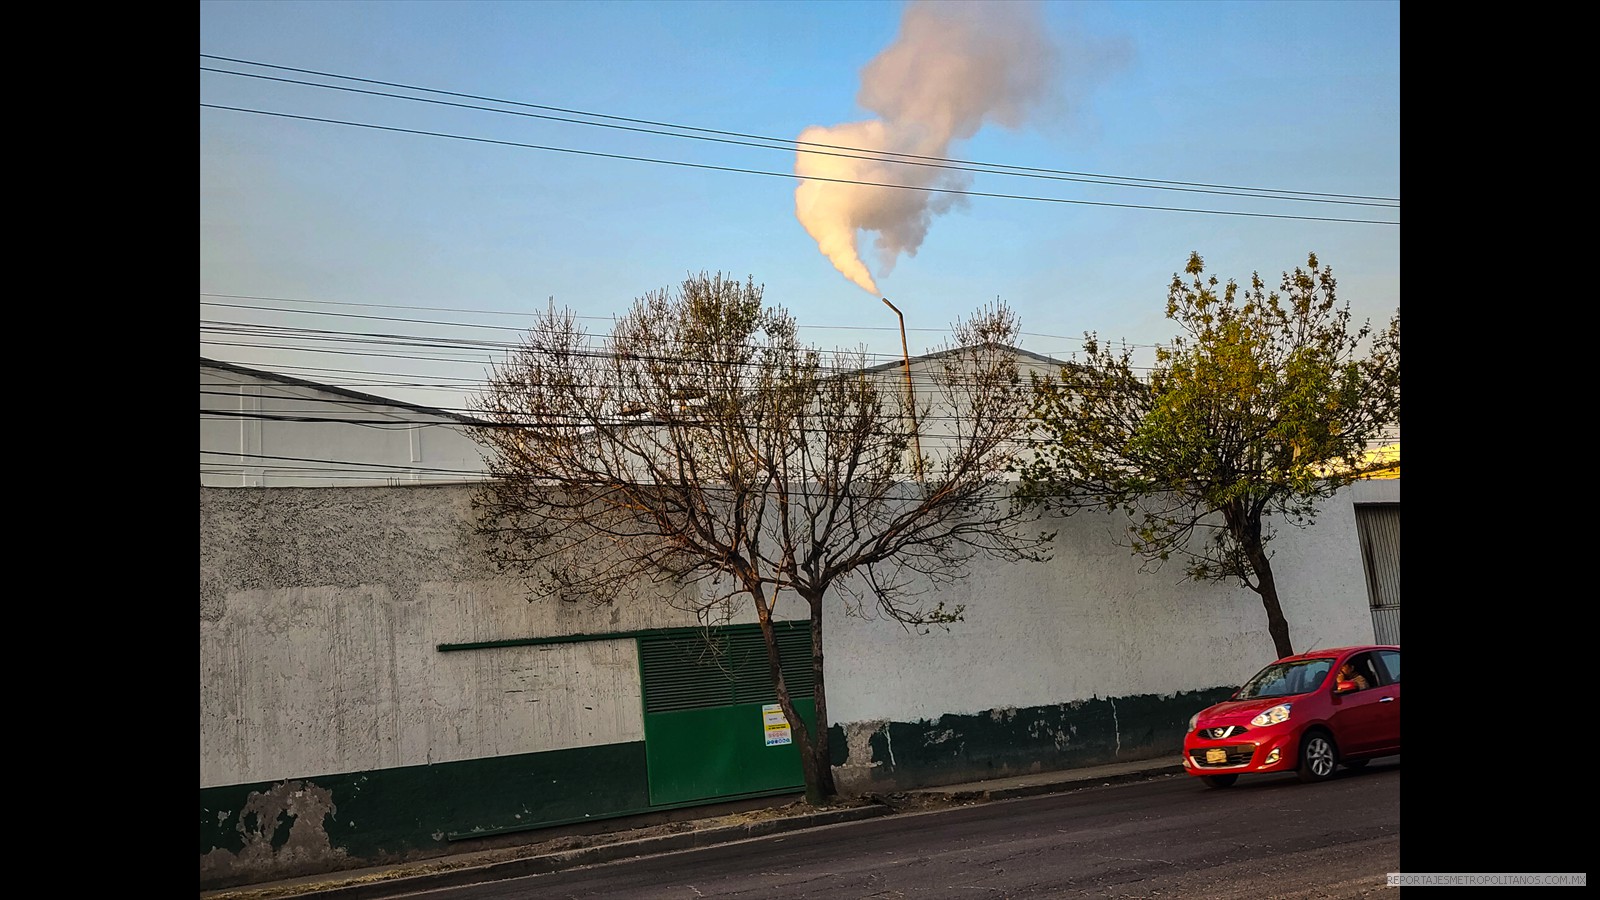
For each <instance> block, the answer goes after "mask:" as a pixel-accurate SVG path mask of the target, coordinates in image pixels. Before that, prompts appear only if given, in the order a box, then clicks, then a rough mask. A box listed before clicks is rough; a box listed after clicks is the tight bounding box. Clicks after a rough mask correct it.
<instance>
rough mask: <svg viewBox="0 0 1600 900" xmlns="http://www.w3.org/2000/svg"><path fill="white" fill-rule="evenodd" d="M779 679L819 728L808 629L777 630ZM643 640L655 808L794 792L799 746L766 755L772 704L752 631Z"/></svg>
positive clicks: (785, 625) (756, 632) (798, 781)
mask: <svg viewBox="0 0 1600 900" xmlns="http://www.w3.org/2000/svg"><path fill="white" fill-rule="evenodd" d="M775 631H776V637H777V641H778V648H779V657H780V660H781V665H782V667H783V678H784V681H785V682H786V683H787V684H788V687H789V696H790V698H791V699H792V700H793V701H794V705H795V709H796V710H797V711H798V712H799V713H800V715H801V717H802V718H803V719H804V720H805V721H806V723H807V725H808V726H809V727H812V728H815V723H816V704H815V703H814V701H813V700H812V697H813V678H812V674H811V628H810V625H809V623H806V622H778V623H775ZM638 640H639V668H640V680H641V682H642V684H643V686H644V736H645V758H646V764H647V768H648V772H649V777H650V803H651V804H652V805H663V804H674V803H687V802H691V801H695V800H711V799H718V798H729V797H747V796H753V795H759V794H764V793H781V792H785V791H792V790H798V789H799V788H801V787H803V786H804V784H805V779H804V776H803V775H802V774H801V771H800V750H799V743H798V742H792V743H784V744H776V745H769V744H768V741H767V729H766V718H765V716H764V715H763V709H762V708H763V707H764V706H766V705H767V704H775V703H777V702H778V693H777V690H776V689H775V688H774V687H773V684H772V675H771V672H770V670H769V669H768V665H767V648H766V644H765V643H764V642H763V641H762V638H761V630H760V627H759V626H757V625H734V626H728V627H724V628H715V629H712V630H711V632H710V633H709V635H708V634H707V632H705V631H700V630H691V631H684V632H676V633H672V634H665V635H651V636H648V637H641V638H639V639H638Z"/></svg>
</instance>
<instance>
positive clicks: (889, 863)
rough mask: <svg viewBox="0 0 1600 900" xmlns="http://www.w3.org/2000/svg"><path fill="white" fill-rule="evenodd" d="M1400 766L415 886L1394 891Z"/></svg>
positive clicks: (1200, 893)
mask: <svg viewBox="0 0 1600 900" xmlns="http://www.w3.org/2000/svg"><path fill="white" fill-rule="evenodd" d="M1400 871H1403V870H1402V869H1401V868H1400V763H1399V758H1398V757H1395V758H1392V759H1389V760H1380V761H1378V762H1376V763H1374V764H1372V765H1371V766H1369V767H1368V768H1367V769H1366V770H1364V771H1360V772H1349V771H1344V770H1341V771H1340V772H1339V774H1338V776H1337V777H1335V778H1334V779H1333V780H1331V781H1329V782H1326V783H1324V784H1315V785H1304V784H1300V783H1299V782H1298V781H1296V780H1295V779H1294V777H1293V776H1292V775H1287V776H1262V777H1258V778H1254V779H1251V778H1243V779H1241V780H1240V782H1239V783H1238V784H1237V785H1235V786H1234V787H1232V788H1228V789H1226V790H1214V789H1210V788H1206V787H1204V786H1203V785H1201V784H1200V783H1199V782H1198V780H1196V779H1193V778H1190V777H1188V776H1182V775H1174V776H1163V777H1158V778H1154V779H1151V780H1149V781H1141V782H1134V783H1130V784H1120V785H1110V786H1106V787H1097V788H1090V789H1085V790H1079V791H1074V792H1070V793H1065V794H1055V795H1049V796H1043V797H1032V798H1027V799H1021V800H1007V801H999V802H995V803H988V804H981V805H977V806H969V807H963V808H959V809H951V810H944V811H938V812H929V813H920V814H914V815H899V816H890V817H886V818H882V819H873V820H869V821H866V822H859V823H853V824H848V825H838V826H832V827H827V828H821V829H815V830H811V831H806V832H798V833H794V834H787V835H778V836H774V837H769V838H761V839H756V840H748V841H740V842H738V843H734V844H727V845H723V846H719V847H709V848H705V849H701V850H693V851H684V852H679V853H672V854H665V855H661V856H654V857H646V858H641V859H633V860H625V861H619V862H614V863H607V864H605V865H598V866H591V867H588V868H582V869H573V870H570V871H566V872H558V873H553V874H548V875H538V876H532V877H525V878H516V879H509V880H505V881H499V882H494V883H490V884H482V885H474V886H469V887H461V888H449V889H443V890H434V891H428V892H426V893H425V894H420V895H415V896H426V897H428V898H431V900H489V898H500V900H506V898H547V897H548V898H567V897H575V898H583V897H606V898H641V900H658V898H685V900H698V898H707V897H741V898H760V900H785V898H802V897H827V898H832V900H836V898H883V900H890V898H958V897H959V898H1008V897H1091V898H1112V897H1115V898H1132V897H1163V898H1180V897H1205V898H1240V900H1243V898H1250V900H1270V898H1283V900H1288V898H1297V900H1298V898H1351V897H1371V896H1378V895H1380V894H1381V895H1388V896H1396V894H1395V890H1396V889H1393V888H1387V887H1386V886H1385V877H1384V876H1385V875H1386V873H1389V872H1400Z"/></svg>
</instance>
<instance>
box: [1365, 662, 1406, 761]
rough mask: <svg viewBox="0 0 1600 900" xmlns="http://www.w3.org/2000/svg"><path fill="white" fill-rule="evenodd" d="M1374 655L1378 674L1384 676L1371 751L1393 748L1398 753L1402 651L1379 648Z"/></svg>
mask: <svg viewBox="0 0 1600 900" xmlns="http://www.w3.org/2000/svg"><path fill="white" fill-rule="evenodd" d="M1372 655H1373V657H1375V658H1376V660H1377V663H1378V670H1379V672H1378V674H1379V675H1381V676H1382V677H1383V686H1382V688H1381V689H1380V690H1381V692H1382V693H1380V694H1379V699H1378V717H1377V719H1376V720H1375V721H1374V728H1375V731H1374V733H1373V738H1372V743H1373V746H1372V749H1371V751H1369V752H1374V753H1377V752H1382V751H1384V750H1393V751H1394V752H1396V753H1398V752H1400V651H1399V650H1378V651H1375V652H1374V653H1373V654H1372Z"/></svg>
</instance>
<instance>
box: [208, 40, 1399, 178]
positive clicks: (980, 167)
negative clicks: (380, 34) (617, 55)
mask: <svg viewBox="0 0 1600 900" xmlns="http://www.w3.org/2000/svg"><path fill="white" fill-rule="evenodd" d="M230 61H235V62H243V61H240V60H230ZM247 64H249V65H267V64H265V63H247ZM271 68H288V67H277V66H272V67H271ZM200 71H202V72H214V73H217V74H220V75H233V76H237V77H241V78H255V79H260V80H265V81H275V82H279V83H283V84H296V85H302V86H305V87H314V88H319V89H322V90H332V91H344V92H347V93H356V94H365V95H368V96H374V97H388V98H391V99H395V100H407V101H410V102H413V103H430V104H434V105H438V106H447V107H452V108H456V109H469V110H476V111H479V112H492V113H498V114H500V115H508V116H522V117H526V118H533V119H542V120H546V121H554V122H565V123H567V124H572V125H586V126H589V127H592V128H611V129H618V130H622V131H631V132H636V133H640V134H653V135H658V136H663V137H673V138H681V139H686V140H696V141H714V142H716V143H722V144H732V145H736V146H741V147H755V148H758V149H762V150H781V151H784V152H796V153H805V154H811V155H819V156H833V157H840V158H843V159H858V160H863V161H868V162H883V163H893V164H895V165H905V166H920V167H924V168H935V169H947V170H951V171H961V172H976V173H981V174H986V175H1004V176H1009V177H1013V178H1038V179H1044V180H1050V181H1071V182H1078V183H1084V184H1096V185H1102V186H1105V187H1126V188H1138V189H1143V190H1160V191H1180V192H1186V193H1198V194H1218V195H1222V196H1228V197H1250V198H1256V199H1267V200H1288V201H1292V202H1300V203H1330V204H1337V205H1348V206H1373V207H1379V208H1382V209H1398V208H1399V207H1398V206H1396V205H1394V204H1397V203H1398V202H1399V201H1398V200H1393V199H1389V198H1378V197H1359V196H1358V195H1350V194H1322V193H1313V192H1309V191H1283V190H1274V189H1271V188H1242V187H1228V186H1222V185H1209V186H1202V185H1200V184H1196V183H1193V182H1173V181H1162V180H1158V179H1148V178H1124V177H1122V176H1116V175H1092V174H1088V173H1079V172H1070V173H1069V172H1063V171H1061V170H1051V169H1037V168H1030V167H1022V166H1009V165H1004V164H997V163H981V162H967V161H964V160H955V159H948V158H943V157H932V156H915V155H912V154H904V153H896V152H894V151H880V150H867V149H864V148H859V147H843V146H839V145H832V144H815V143H813V142H810V141H798V140H787V139H783V138H771V137H761V136H757V135H738V136H739V137H748V138H752V140H733V139H731V138H719V137H709V136H706V135H700V134H678V133H675V132H671V131H662V130H660V128H640V127H635V126H630V125H614V124H610V123H607V122H588V121H584V120H582V119H574V118H570V117H567V116H552V115H542V114H539V113H528V112H520V111H518V110H508V109H498V108H495V107H490V106H478V105H475V104H469V103H455V102H451V101H446V100H435V99H432V98H429V97H410V96H406V95H404V94H393V93H389V92H386V91H369V90H364V89H361V88H353V87H346V86H344V85H336V84H320V83H318V82H314V81H302V80H299V79H294V78H279V77H276V76H272V75H261V74H258V73H253V72H234V71H230V70H227V69H216V68H212V67H209V66H201V67H200ZM292 71H307V70H298V69H296V70H292ZM309 74H316V75H322V76H325V77H329V78H342V79H346V80H350V81H361V82H365V83H369V84H371V83H379V84H384V82H371V81H368V80H367V79H360V78H351V77H349V76H344V75H333V74H329V73H324V72H309ZM392 86H394V87H402V88H405V89H407V90H415V91H427V92H429V93H440V94H449V95H451V96H461V97H470V98H471V99H477V100H485V101H488V102H493V103H503V104H509V105H515V106H524V107H529V108H538V109H556V108H555V107H544V106H538V105H537V104H528V103H521V102H518V101H514V100H502V99H497V98H492V97H476V96H472V95H465V94H454V93H452V92H449V91H436V90H434V89H432V88H424V87H417V86H414V85H398V84H397V85H392ZM562 111H563V112H568V111H567V110H562ZM575 114H576V115H584V116H590V117H594V118H606V119H620V117H617V116H606V115H602V114H599V113H586V112H576V113H575ZM627 121H641V120H627ZM648 124H651V125H658V126H660V127H661V128H676V129H687V128H688V126H682V125H673V124H668V123H654V122H652V123H648ZM692 130H695V131H708V129H692ZM715 133H717V134H737V133H736V132H715ZM753 141H766V142H768V143H754V142H753ZM807 147H831V148H833V150H811V149H806V148H807ZM835 150H837V151H849V152H834V151H835ZM863 154H864V155H863ZM892 157H901V158H899V159H895V158H892ZM934 160H937V161H934ZM1006 169H1010V170H1012V171H1005V170H1006ZM1180 185H1185V186H1180ZM1335 198H1338V199H1335Z"/></svg>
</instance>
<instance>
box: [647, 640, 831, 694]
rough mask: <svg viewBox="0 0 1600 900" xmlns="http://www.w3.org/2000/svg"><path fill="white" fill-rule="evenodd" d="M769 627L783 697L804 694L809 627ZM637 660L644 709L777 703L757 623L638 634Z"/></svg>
mask: <svg viewBox="0 0 1600 900" xmlns="http://www.w3.org/2000/svg"><path fill="white" fill-rule="evenodd" d="M774 630H775V632H776V638H777V642H778V655H779V659H780V660H781V665H782V667H783V679H784V681H785V683H786V684H787V685H788V687H789V696H790V697H791V698H794V699H800V698H807V697H810V696H811V695H812V692H813V688H814V684H815V679H813V678H812V674H811V630H810V627H809V626H808V625H807V623H804V622H801V623H797V624H795V625H789V624H786V623H777V624H776V627H775V629H774ZM639 664H640V667H641V669H642V672H643V676H644V709H645V712H647V713H656V712H670V711H673V710H681V709H705V708H708V707H717V706H734V705H738V704H744V703H776V702H778V692H777V690H776V688H774V687H773V684H772V675H771V670H770V669H769V667H768V663H767V647H766V643H765V642H764V641H763V640H762V638H761V628H760V626H758V625H734V626H729V627H726V628H717V629H713V630H712V631H711V632H710V634H709V636H708V634H707V633H706V632H704V631H695V632H687V633H678V634H671V635H654V636H650V637H641V638H639Z"/></svg>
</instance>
